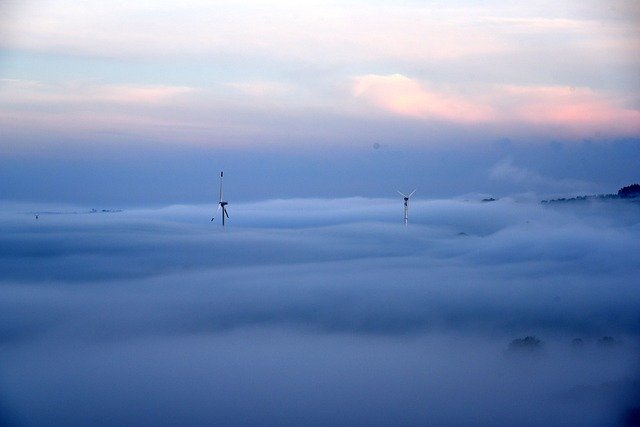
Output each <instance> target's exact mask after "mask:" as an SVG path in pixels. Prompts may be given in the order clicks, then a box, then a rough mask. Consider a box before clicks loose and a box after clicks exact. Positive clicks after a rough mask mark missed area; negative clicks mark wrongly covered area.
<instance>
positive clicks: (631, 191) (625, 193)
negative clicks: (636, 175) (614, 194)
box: [618, 184, 640, 199]
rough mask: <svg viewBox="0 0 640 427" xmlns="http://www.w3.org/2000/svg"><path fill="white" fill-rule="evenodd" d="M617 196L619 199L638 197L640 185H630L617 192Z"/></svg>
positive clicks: (639, 195)
mask: <svg viewBox="0 0 640 427" xmlns="http://www.w3.org/2000/svg"><path fill="white" fill-rule="evenodd" d="M618 196H620V197H621V198H624V199H626V198H633V197H640V185H638V184H631V185H628V186H626V187H622V188H621V189H619V190H618Z"/></svg>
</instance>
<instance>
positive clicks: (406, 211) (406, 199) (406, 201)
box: [398, 189, 417, 225]
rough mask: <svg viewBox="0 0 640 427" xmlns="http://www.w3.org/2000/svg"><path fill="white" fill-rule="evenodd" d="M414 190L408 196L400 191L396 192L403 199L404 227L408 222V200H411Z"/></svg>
mask: <svg viewBox="0 0 640 427" xmlns="http://www.w3.org/2000/svg"><path fill="white" fill-rule="evenodd" d="M416 190H417V189H416ZM416 190H413V191H412V192H411V193H409V195H408V196H407V195H406V194H404V193H403V192H402V191H400V190H398V193H400V195H401V196H402V197H404V225H407V223H408V222H409V199H410V198H411V196H413V193H415V192H416Z"/></svg>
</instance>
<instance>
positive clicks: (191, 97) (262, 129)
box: [0, 0, 640, 206]
mask: <svg viewBox="0 0 640 427" xmlns="http://www.w3.org/2000/svg"><path fill="white" fill-rule="evenodd" d="M639 22H640V6H638V3H637V2H636V1H632V0H628V1H626V0H613V1H602V0H589V1H573V0H572V1H565V2H561V3H559V2H552V1H546V0H535V1H526V2H525V1H518V2H510V3H509V4H505V3H504V2H499V1H484V2H475V1H453V2H451V1H447V2H442V1H427V2H425V1H402V2H393V3H389V2H381V1H373V2H372V1H367V2H364V1H352V2H331V1H326V2H325V1H310V2H288V1H278V2H266V1H243V2H209V1H201V0H188V1H180V2H176V1H168V0H164V1H136V2H120V1H115V2H108V3H104V2H100V1H94V0H86V1H82V2H77V1H68V0H44V1H30V0H26V1H15V0H4V1H3V2H2V3H0V128H1V129H2V134H1V135H0V160H2V163H3V168H2V171H0V178H2V184H0V199H3V200H15V201H31V202H66V203H94V204H103V205H109V206H116V205H117V206H131V205H138V206H143V205H149V204H154V205H163V204H164V205H166V204H171V203H194V202H197V203H205V202H207V201H210V200H211V197H212V196H214V195H215V190H213V189H215V186H216V183H215V180H216V176H217V173H218V171H219V170H220V169H226V170H227V171H228V174H229V177H230V179H231V177H232V176H235V179H236V188H237V190H238V192H237V194H236V195H235V197H236V198H237V199H240V200H246V201H250V200H263V199H269V198H277V197H304V196H305V193H309V194H310V195H311V196H314V195H315V196H321V197H352V196H371V197H387V196H388V195H389V194H391V193H392V192H395V190H396V188H397V187H402V188H403V189H404V190H405V191H409V190H408V188H410V187H420V188H421V193H420V194H422V195H423V196H426V197H442V196H446V197H450V196H457V195H461V194H465V193H470V192H482V193H490V194H496V195H510V194H515V193H526V192H540V193H542V194H544V195H558V194H567V193H571V194H574V193H578V192H584V191H590V192H592V193H597V192H615V191H616V190H617V189H618V188H620V187H621V186H623V185H628V184H630V183H632V182H634V181H637V171H638V166H639V165H638V162H637V160H635V161H634V156H635V158H636V159H637V157H638V151H639V149H638V145H639V139H640V77H639V76H640V72H639V71H640V59H638V58H640V55H638V51H639V47H640V26H639V25H638V23H639ZM504 165H508V168H511V170H512V171H515V172H514V174H515V175H518V176H520V177H521V178H522V177H526V176H530V177H531V176H533V177H536V178H534V179H517V178H516V179H510V178H506V179H505V178H496V177H498V176H500V174H499V173H498V174H496V173H494V171H495V170H496V169H497V170H502V171H505V170H506V169H505V167H504ZM502 176H503V177H504V174H503V175H502ZM538 178H539V179H538ZM302 183H304V186H303V185H301V184H302ZM114 188H117V189H118V190H117V191H114Z"/></svg>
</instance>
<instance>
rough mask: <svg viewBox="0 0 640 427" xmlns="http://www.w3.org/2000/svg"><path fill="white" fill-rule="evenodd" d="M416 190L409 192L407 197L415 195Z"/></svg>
mask: <svg viewBox="0 0 640 427" xmlns="http://www.w3.org/2000/svg"><path fill="white" fill-rule="evenodd" d="M416 190H417V188H416ZM416 190H413V191H412V192H411V193H409V195H408V196H407V197H411V196H413V193H415V192H416Z"/></svg>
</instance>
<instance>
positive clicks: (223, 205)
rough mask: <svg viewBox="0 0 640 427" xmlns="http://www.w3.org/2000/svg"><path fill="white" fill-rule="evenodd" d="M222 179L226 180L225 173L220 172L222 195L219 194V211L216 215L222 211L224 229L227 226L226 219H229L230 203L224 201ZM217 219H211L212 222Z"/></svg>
mask: <svg viewBox="0 0 640 427" xmlns="http://www.w3.org/2000/svg"><path fill="white" fill-rule="evenodd" d="M222 178H224V172H222V171H220V194H219V201H218V209H217V210H216V214H217V213H218V212H220V211H222V226H223V227H224V225H225V217H227V218H229V212H227V205H228V204H229V203H227V202H225V201H224V200H222V195H223V192H222ZM214 218H215V217H213V218H211V221H213V220H214Z"/></svg>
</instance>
